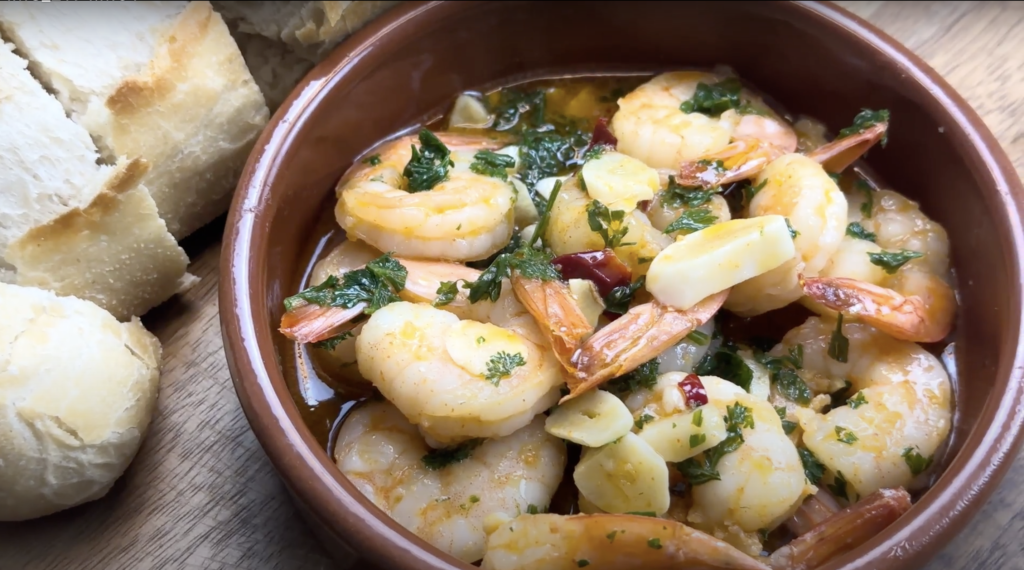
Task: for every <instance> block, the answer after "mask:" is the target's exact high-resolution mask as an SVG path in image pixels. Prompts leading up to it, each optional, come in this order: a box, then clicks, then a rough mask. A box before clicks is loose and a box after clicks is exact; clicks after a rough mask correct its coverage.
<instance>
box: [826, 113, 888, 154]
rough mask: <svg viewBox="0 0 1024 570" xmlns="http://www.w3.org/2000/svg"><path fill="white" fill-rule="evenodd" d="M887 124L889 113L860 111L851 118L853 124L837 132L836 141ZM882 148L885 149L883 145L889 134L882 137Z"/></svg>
mask: <svg viewBox="0 0 1024 570" xmlns="http://www.w3.org/2000/svg"><path fill="white" fill-rule="evenodd" d="M888 122H889V111H888V110H886V109H881V110H879V111H872V110H871V109H861V112H860V113H857V116H856V117H854V118H853V124H852V125H850V126H849V127H846V128H845V129H843V130H841V131H839V136H838V137H836V138H837V139H844V138H846V137H849V136H853V135H855V134H857V133H860V132H863V131H864V130H865V129H867V128H868V127H872V126H874V125H877V124H878V123H888ZM881 142H882V148H885V144H886V143H887V142H889V133H886V134H885V135H884V136H883V137H882V141H881Z"/></svg>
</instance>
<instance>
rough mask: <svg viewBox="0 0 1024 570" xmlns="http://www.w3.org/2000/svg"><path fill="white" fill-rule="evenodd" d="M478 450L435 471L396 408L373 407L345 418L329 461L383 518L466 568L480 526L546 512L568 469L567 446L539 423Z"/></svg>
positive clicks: (476, 553)
mask: <svg viewBox="0 0 1024 570" xmlns="http://www.w3.org/2000/svg"><path fill="white" fill-rule="evenodd" d="M475 443H478V445H476V446H475V447H474V446H472V445H469V446H467V447H466V448H465V449H463V450H462V451H464V452H466V453H465V454H466V455H468V457H466V458H465V459H462V460H461V461H457V462H452V463H450V464H448V465H443V464H439V463H442V462H441V461H439V460H438V459H439V458H438V456H437V455H435V456H433V459H435V461H432V460H431V459H432V456H431V455H428V454H429V453H430V452H431V449H430V448H429V447H428V446H427V444H426V443H425V442H424V441H423V438H422V437H421V436H420V434H419V433H417V431H416V428H415V426H413V425H412V424H410V423H409V422H408V421H407V420H406V419H405V418H404V417H403V416H402V414H401V413H400V412H399V411H398V409H397V408H395V407H394V406H393V405H391V404H389V403H387V402H370V403H367V404H363V405H361V406H359V407H358V408H356V409H355V410H353V411H352V413H351V414H349V416H348V417H347V418H346V419H345V422H344V424H342V426H341V430H340V432H339V433H338V443H337V446H336V447H335V449H334V458H335V462H336V463H337V465H338V468H339V469H340V470H341V472H342V473H344V474H345V476H346V477H348V479H349V480H350V481H351V482H352V484H353V485H355V487H356V488H357V489H359V491H360V492H362V493H363V495H365V496H366V497H367V498H368V499H370V501H372V502H373V503H374V504H375V505H377V507H379V508H380V509H382V510H383V511H384V512H385V513H387V514H388V516H390V517H391V518H392V519H394V520H395V521H397V522H398V523H399V524H401V525H402V526H404V527H405V528H407V529H409V530H410V531H411V532H413V533H414V534H416V535H417V536H419V537H420V538H422V539H423V540H425V541H427V542H429V543H430V544H431V545H433V546H434V547H436V548H438V549H440V550H442V551H444V552H446V553H448V554H451V555H452V556H454V557H456V558H458V559H459V560H462V561H464V562H470V563H471V562H475V561H477V560H479V559H480V558H482V557H483V555H484V547H485V544H486V540H487V536H486V534H485V532H484V528H485V526H486V525H485V522H484V521H485V520H486V519H488V518H489V517H493V516H496V515H504V516H507V517H514V516H516V515H518V514H520V513H525V512H527V511H532V509H531V508H530V507H531V506H532V507H535V508H538V509H546V508H547V506H548V503H549V502H550V500H551V497H552V495H554V492H555V489H556V488H557V487H558V483H559V481H561V479H562V472H563V470H564V468H565V462H566V452H565V444H564V443H563V442H562V441H561V440H559V439H558V438H556V437H553V436H550V435H548V434H547V433H545V432H544V421H543V419H542V418H537V419H536V420H534V421H533V422H531V423H530V424H528V425H527V426H526V427H523V428H522V429H520V430H518V431H516V432H514V433H512V434H511V435H507V436H505V437H502V438H498V439H491V440H487V441H484V442H475ZM459 455H462V454H459ZM449 457H452V456H451V455H450V454H449ZM456 459H457V457H456Z"/></svg>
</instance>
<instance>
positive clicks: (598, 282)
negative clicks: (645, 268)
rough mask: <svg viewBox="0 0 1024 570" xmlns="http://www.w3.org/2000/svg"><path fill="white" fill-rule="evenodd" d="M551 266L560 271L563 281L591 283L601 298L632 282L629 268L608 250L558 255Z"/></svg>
mask: <svg viewBox="0 0 1024 570" xmlns="http://www.w3.org/2000/svg"><path fill="white" fill-rule="evenodd" d="M551 264H552V265H554V266H555V267H558V268H559V269H560V270H561V272H562V277H563V278H564V279H589V280H591V281H593V282H594V285H595V286H597V292H598V293H600V294H601V297H607V296H608V294H609V293H611V292H612V289H615V288H616V287H625V286H628V285H629V284H630V283H631V282H632V272H631V271H630V270H629V267H628V266H627V265H626V264H625V263H622V261H621V260H619V258H618V256H616V255H615V252H613V251H612V250H610V249H602V250H598V251H583V252H580V253H569V254H566V255H559V256H558V257H556V258H554V259H552V260H551Z"/></svg>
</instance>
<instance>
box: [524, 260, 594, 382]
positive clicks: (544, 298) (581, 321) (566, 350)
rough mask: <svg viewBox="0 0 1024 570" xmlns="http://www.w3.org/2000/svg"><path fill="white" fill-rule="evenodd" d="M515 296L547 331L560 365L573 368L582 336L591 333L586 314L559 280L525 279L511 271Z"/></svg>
mask: <svg viewBox="0 0 1024 570" xmlns="http://www.w3.org/2000/svg"><path fill="white" fill-rule="evenodd" d="M512 290H513V291H514V292H515V295H516V298H517V299H519V301H520V302H521V303H522V304H523V306H525V307H526V310H527V311H529V312H530V314H531V315H533V318H534V319H536V320H537V322H538V323H544V324H546V325H547V326H541V330H542V331H543V332H545V333H547V334H546V336H547V341H548V344H550V345H551V349H552V350H553V351H554V353H555V357H556V358H557V359H558V362H560V363H561V364H562V366H563V367H564V368H565V369H566V370H569V369H571V368H572V357H573V355H574V354H575V353H576V350H577V349H578V348H579V346H580V344H581V343H582V342H583V339H584V338H586V337H587V336H589V335H591V334H592V333H593V332H594V327H592V326H591V325H590V321H588V320H587V317H586V315H584V314H583V311H582V310H581V309H580V306H579V303H577V302H576V301H575V299H574V298H573V296H572V292H571V291H570V290H569V287H568V286H567V285H566V284H565V283H564V282H562V281H541V280H540V279H527V278H525V277H523V276H521V275H520V274H519V272H518V271H516V272H513V274H512Z"/></svg>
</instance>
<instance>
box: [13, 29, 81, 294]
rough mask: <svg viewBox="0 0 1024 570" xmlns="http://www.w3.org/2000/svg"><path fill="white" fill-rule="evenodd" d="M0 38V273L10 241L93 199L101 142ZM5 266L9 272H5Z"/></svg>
mask: <svg viewBox="0 0 1024 570" xmlns="http://www.w3.org/2000/svg"><path fill="white" fill-rule="evenodd" d="M12 48H13V46H11V45H10V44H5V43H3V41H0V133H3V135H2V136H0V273H8V275H7V276H6V278H5V277H4V276H3V275H0V280H10V278H11V275H10V274H9V272H10V269H11V267H10V266H9V265H7V264H6V263H4V261H3V260H4V254H5V252H6V251H7V246H8V245H10V243H11V242H12V241H14V240H15V239H17V238H18V237H20V236H21V235H22V234H24V233H25V232H26V231H28V230H29V228H32V227H33V226H37V225H39V224H42V223H44V222H47V221H49V220H51V219H53V218H55V217H57V216H58V215H60V214H62V213H64V212H66V211H67V210H69V209H70V208H73V207H75V206H81V205H84V204H87V203H89V200H91V199H92V197H93V194H94V193H95V186H94V185H93V184H92V182H93V181H94V179H96V178H97V177H98V176H100V167H99V166H98V165H97V164H96V161H97V159H98V158H99V156H98V154H97V152H96V146H95V145H93V143H92V140H91V139H90V138H89V133H87V132H85V129H83V128H82V127H81V126H79V125H76V124H75V123H74V122H72V121H71V120H70V119H68V118H67V116H65V115H64V110H63V109H62V108H61V106H60V103H58V102H57V100H56V99H54V98H53V97H52V96H51V95H49V94H48V93H47V92H46V91H45V90H44V89H43V87H42V86H41V85H39V83H38V82H37V81H36V80H35V79H33V78H32V75H31V74H30V73H29V72H28V70H26V69H25V65H26V62H25V60H24V59H22V58H20V57H18V56H17V55H15V54H14V53H12V51H11V50H12ZM5 270H6V271H5Z"/></svg>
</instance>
